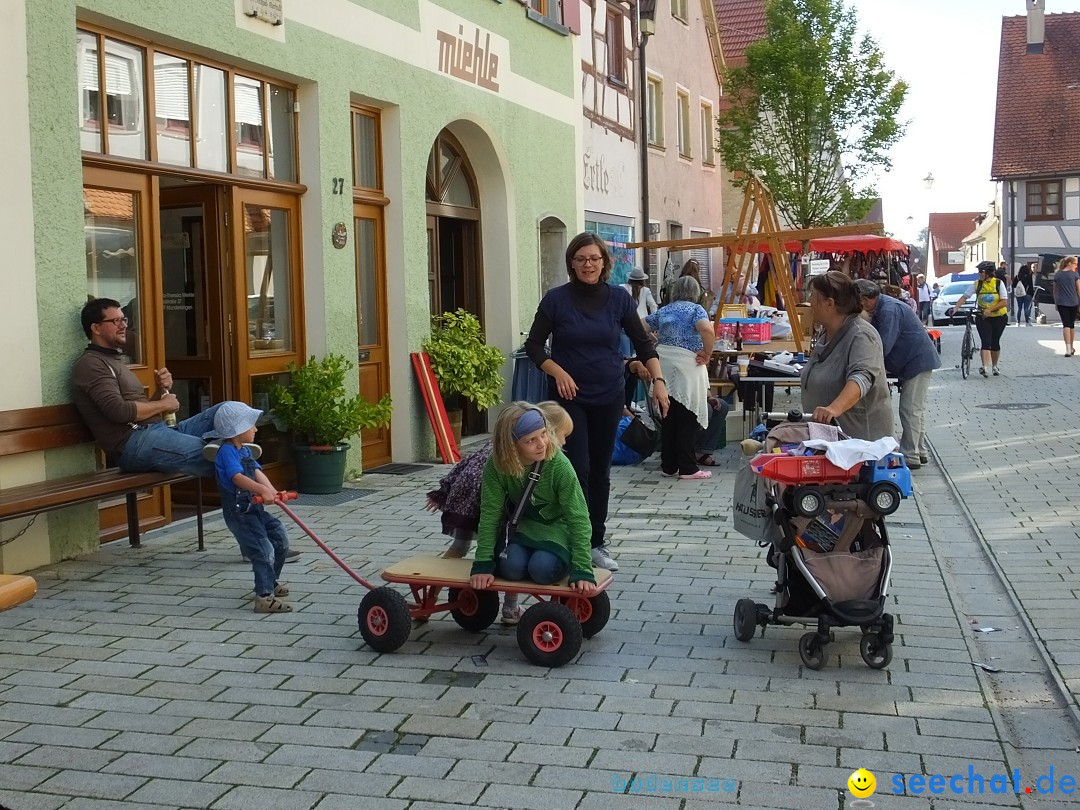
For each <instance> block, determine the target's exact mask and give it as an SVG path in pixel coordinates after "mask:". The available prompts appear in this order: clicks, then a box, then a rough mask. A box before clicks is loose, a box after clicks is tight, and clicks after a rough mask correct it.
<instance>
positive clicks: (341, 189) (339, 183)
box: [330, 177, 345, 197]
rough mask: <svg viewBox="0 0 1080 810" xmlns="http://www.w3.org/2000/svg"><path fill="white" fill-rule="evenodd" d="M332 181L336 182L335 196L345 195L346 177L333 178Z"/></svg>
mask: <svg viewBox="0 0 1080 810" xmlns="http://www.w3.org/2000/svg"><path fill="white" fill-rule="evenodd" d="M330 179H331V180H333V181H334V190H333V194H334V196H336V197H339V196H341V195H342V194H344V193H345V178H344V177H332V178H330Z"/></svg>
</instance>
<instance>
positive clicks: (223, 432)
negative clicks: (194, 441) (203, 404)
mask: <svg viewBox="0 0 1080 810" xmlns="http://www.w3.org/2000/svg"><path fill="white" fill-rule="evenodd" d="M260 416H262V411H259V410H256V409H255V408H250V407H248V406H247V405H245V404H244V403H243V402H231V401H230V402H222V403H221V405H219V406H218V409H217V413H215V414H214V429H213V430H208V431H207V432H206V433H204V434H203V436H202V437H203V438H204V439H231V438H233V437H234V436H239V435H240V434H241V433H244V432H245V431H247V430H250V429H251V427H252V426H254V424H255V423H256V422H258V421H259V417H260Z"/></svg>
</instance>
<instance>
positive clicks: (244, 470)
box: [204, 402, 292, 613]
mask: <svg viewBox="0 0 1080 810" xmlns="http://www.w3.org/2000/svg"><path fill="white" fill-rule="evenodd" d="M261 415H262V411H258V410H255V409H254V408H249V407H248V406H247V405H245V404H244V403H242V402H223V403H222V404H221V406H220V407H219V408H218V411H217V413H216V414H215V415H214V429H213V431H210V432H209V433H207V434H205V435H204V438H209V439H221V447H220V449H218V451H217V455H216V456H215V458H214V474H215V478H216V480H217V485H218V492H219V493H220V494H221V513H222V516H223V517H224V518H225V525H226V526H228V527H229V530H230V531H232V533H233V535H234V536H235V537H236V542H237V543H238V544H239V545H240V550H241V551H242V552H243V553H244V557H245V558H247V559H248V560H250V561H251V571H252V574H253V575H254V577H255V612H256V613H291V612H292V605H289V604H287V603H285V602H282V601H281V599H280V597H282V596H288V595H289V587H288V586H287V585H286V584H285V583H284V582H281V581H280V579H279V578H280V577H281V569H282V567H283V566H284V565H285V555H286V554H288V552H289V536H288V534H286V532H285V527H284V526H283V525H282V524H281V521H280V520H278V519H277V518H276V517H274V516H273V515H271V514H270V513H269V512H267V511H266V507H265V506H263V503H273V502H274V499H275V498H276V497H277V490H275V489H274V485H273V484H271V483H270V479H269V478H267V477H266V473H264V472H263V471H262V468H261V467H260V466H259V462H257V461H256V460H255V459H254V457H253V456H252V452H251V447H249V446H248V445H250V444H251V442H252V441H253V440H254V439H255V432H256V430H257V428H256V427H255V423H256V422H257V421H258V419H259V417H260V416H261ZM256 495H258V496H259V497H260V498H261V499H262V501H263V503H258V502H255V501H253V497H254V496H256Z"/></svg>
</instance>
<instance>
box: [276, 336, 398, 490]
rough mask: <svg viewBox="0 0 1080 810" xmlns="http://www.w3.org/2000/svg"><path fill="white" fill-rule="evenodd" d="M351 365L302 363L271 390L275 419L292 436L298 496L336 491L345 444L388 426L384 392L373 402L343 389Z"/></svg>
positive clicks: (337, 357) (336, 358) (336, 357)
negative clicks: (285, 381) (284, 383)
mask: <svg viewBox="0 0 1080 810" xmlns="http://www.w3.org/2000/svg"><path fill="white" fill-rule="evenodd" d="M352 368H353V364H352V362H351V361H349V360H346V359H345V356H344V355H341V354H328V355H326V357H324V358H323V359H322V360H316V359H315V357H314V356H312V357H311V359H310V360H308V361H307V362H306V363H305V364H304V365H302V366H297V365H296V364H295V363H290V364H289V371H290V372H291V373H292V381H291V382H290V383H289V384H288V385H287V386H282V385H276V384H275V385H274V386H273V387H271V389H270V406H271V410H272V411H273V414H274V416H275V417H276V418H277V419H278V420H280V421H281V422H282V423H283V424H284V426H285V427H286V428H287V429H288V430H290V431H292V434H293V440H294V444H293V459H294V461H295V463H296V478H297V488H298V489H299V490H300V491H301V492H309V493H330V492H340V491H341V488H342V486H343V485H344V482H345V452H346V451H347V450H348V449H349V445H348V444H347V443H346V440H347V439H351V438H352V437H353V436H355V435H356V434H358V433H359V432H360V431H361V430H362V429H364V428H373V427H383V426H385V425H387V424H389V423H390V414H391V412H392V410H393V409H392V406H391V402H390V395H389V394H387V395H386V396H385V397H383V398H382V399H381V400H379V401H378V402H376V403H371V402H368V401H367V400H366V399H364V398H363V397H362V396H360V395H359V394H357V395H356V396H354V397H349V396H348V395H347V394H346V391H345V375H346V374H347V373H348V372H349V371H351V370H352Z"/></svg>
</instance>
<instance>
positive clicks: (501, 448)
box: [491, 401, 559, 478]
mask: <svg viewBox="0 0 1080 810" xmlns="http://www.w3.org/2000/svg"><path fill="white" fill-rule="evenodd" d="M531 410H539V411H540V415H541V416H543V418H544V426H545V427H546V428H547V434H548V437H547V438H548V447H547V453H546V454H545V455H544V461H550V460H551V459H552V458H553V457H554V456H555V454H556V453H558V452H559V442H558V441H557V440H556V438H555V435H554V433H553V432H552V430H551V423H550V422H548V418H547V415H546V414H545V413H544V411H543V410H541V409H540V408H538V407H537V406H536V405H533V404H532V403H530V402H521V401H518V402H511V403H510V404H509V405H507V406H506V407H505V408H503V411H502V413H500V414H499V418H498V419H496V420H495V430H494V435H493V436H492V439H491V460H492V461H493V462H494V463H495V469H496V470H498V471H499V472H500V473H502V474H503V475H511V476H514V477H515V478H517V477H519V476H521V475H524V474H525V465H524V464H522V463H521V456H520V455H519V454H518V449H517V440H516V439H514V425H516V424H517V420H518V419H520V418H521V415H522V414H523V413H525V411H531Z"/></svg>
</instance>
